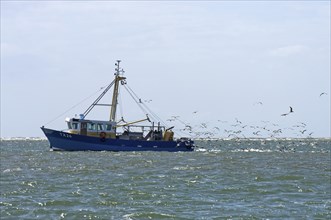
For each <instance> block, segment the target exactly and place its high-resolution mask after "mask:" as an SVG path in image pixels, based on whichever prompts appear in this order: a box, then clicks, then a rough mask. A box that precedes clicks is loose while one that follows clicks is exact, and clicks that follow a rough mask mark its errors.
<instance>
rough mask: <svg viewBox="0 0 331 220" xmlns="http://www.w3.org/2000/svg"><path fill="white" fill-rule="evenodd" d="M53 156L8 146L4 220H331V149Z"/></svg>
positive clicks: (315, 143)
mask: <svg viewBox="0 0 331 220" xmlns="http://www.w3.org/2000/svg"><path fill="white" fill-rule="evenodd" d="M197 145H198V146H199V148H197V149H196V151H194V152H179V153H169V152H52V151H49V144H48V142H47V141H46V140H38V139H24V138H21V139H9V140H4V139H3V140H1V148H0V150H1V155H0V158H1V170H0V175H1V182H0V184H1V186H0V190H1V197H0V208H1V212H0V214H1V219H15V220H16V219H331V159H330V156H331V153H330V152H331V147H330V145H331V140H330V139H295V140H263V139H261V140H249V139H243V140H212V141H197Z"/></svg>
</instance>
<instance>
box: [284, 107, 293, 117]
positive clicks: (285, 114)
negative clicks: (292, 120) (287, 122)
mask: <svg viewBox="0 0 331 220" xmlns="http://www.w3.org/2000/svg"><path fill="white" fill-rule="evenodd" d="M293 112H294V111H293V108H292V107H291V106H290V112H288V113H284V114H281V116H287V115H288V114H290V113H293Z"/></svg>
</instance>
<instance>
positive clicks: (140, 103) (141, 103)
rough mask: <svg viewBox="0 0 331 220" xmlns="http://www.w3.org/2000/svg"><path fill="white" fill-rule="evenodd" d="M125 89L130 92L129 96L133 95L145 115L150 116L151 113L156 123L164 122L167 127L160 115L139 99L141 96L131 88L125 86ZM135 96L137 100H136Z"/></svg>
mask: <svg viewBox="0 0 331 220" xmlns="http://www.w3.org/2000/svg"><path fill="white" fill-rule="evenodd" d="M126 87H127V88H126ZM125 88H126V89H127V91H128V92H129V94H130V95H131V97H132V98H133V99H134V100H135V102H136V103H137V105H138V106H139V108H140V109H142V110H143V112H145V114H148V113H149V114H150V115H151V117H152V119H153V120H154V121H160V122H162V124H164V125H165V126H167V124H166V123H165V122H164V121H163V120H162V119H161V118H160V117H159V116H158V115H156V114H155V113H154V112H153V111H152V110H151V109H150V108H149V107H148V106H147V105H146V104H145V103H143V102H142V101H141V99H140V98H139V96H138V95H137V94H136V93H135V92H134V91H133V90H132V89H131V88H130V86H128V85H125ZM131 93H132V94H131ZM134 96H135V97H136V98H134ZM137 100H139V101H137ZM144 108H145V109H144ZM167 127H168V126H167Z"/></svg>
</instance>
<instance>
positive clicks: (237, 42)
mask: <svg viewBox="0 0 331 220" xmlns="http://www.w3.org/2000/svg"><path fill="white" fill-rule="evenodd" d="M117 59H120V60H122V63H121V65H122V67H123V68H124V70H125V71H126V72H125V76H126V77H127V78H128V79H127V81H128V85H129V86H130V87H131V88H132V89H134V91H135V92H136V93H137V94H138V95H139V96H141V98H142V99H143V100H150V99H151V100H153V101H151V102H150V103H149V107H150V108H151V109H153V111H154V112H155V113H156V114H157V115H158V116H160V117H161V118H163V119H164V121H166V120H167V119H169V118H171V116H177V115H178V116H180V119H181V120H182V121H184V122H185V123H188V124H190V125H192V126H194V127H196V128H197V129H200V130H201V129H202V130H203V129H205V131H206V130H208V129H206V128H204V127H203V126H201V123H205V124H206V125H207V126H208V127H209V130H214V131H216V130H215V127H217V128H219V130H218V131H217V132H218V135H219V136H221V137H227V135H228V134H227V133H226V132H225V130H227V131H229V130H235V129H237V128H235V126H232V125H235V124H238V122H237V120H239V121H241V122H242V124H244V125H247V126H246V128H243V129H245V131H244V132H243V133H242V134H245V136H253V132H257V130H256V128H254V127H263V126H266V125H267V128H268V129H269V130H270V132H269V133H271V132H272V130H276V129H279V128H280V129H283V132H282V134H278V135H280V136H281V135H282V136H289V137H297V136H298V137H306V136H307V135H308V133H310V134H311V136H312V137H330V136H331V135H330V97H331V91H330V1H292V2H288V1H270V2H269V1H265V2H264V1H207V2H205V1H192V2H190V1H178V2H177V1H169V2H166V1H153V2H149V1H143V2H140V1H124V2H121V1H118V2H117V1H98V2H90V1H46V2H39V1H1V137H17V136H19V137H26V136H31V137H43V134H42V132H41V130H40V126H42V125H45V124H46V123H47V122H49V121H51V120H53V119H54V118H56V117H57V116H59V115H61V114H62V113H63V112H65V111H66V110H68V109H69V108H70V107H72V106H74V105H75V104H77V103H79V102H80V101H81V100H83V99H84V98H86V97H88V96H89V95H91V94H92V93H94V92H96V91H97V90H98V89H99V88H100V87H102V86H105V85H107V84H108V83H110V82H111V81H112V80H113V73H114V68H115V66H114V63H115V61H116V60H117ZM323 92H325V93H327V94H326V95H322V96H320V94H321V93H323ZM123 96H125V95H124V94H123ZM94 98H96V96H94ZM92 102H93V98H92V99H89V100H88V101H87V102H84V103H83V104H81V105H79V106H78V107H77V108H75V109H73V111H70V112H68V113H67V114H65V115H63V116H62V117H60V118H59V119H58V120H56V121H54V122H52V123H51V124H49V125H47V127H50V128H56V129H64V128H65V124H64V119H65V117H66V116H68V117H72V116H74V115H75V114H80V113H82V112H84V111H85V109H86V108H87V107H88V106H89V104H91V103H92ZM109 102H110V101H109ZM259 102H262V104H260V103H259ZM257 103H258V104H257ZM289 106H292V107H293V110H294V113H291V114H289V115H288V116H285V117H284V116H281V114H283V113H287V112H288V111H289ZM105 111H106V110H104V109H103V110H102V111H101V112H99V113H94V115H93V116H95V117H96V119H104V120H108V118H109V113H108V110H107V112H105ZM194 111H197V113H193V112H194ZM123 112H124V113H125V114H126V115H128V117H127V118H126V119H127V120H128V121H130V120H138V119H141V118H143V117H144V115H143V114H141V113H140V111H139V108H136V107H135V105H133V103H131V104H128V106H125V105H124V104H123ZM174 123H175V122H174ZM302 123H304V124H306V127H301V128H299V127H298V125H300V124H301V125H302ZM167 124H168V125H172V122H169V123H167ZM175 126H176V128H177V129H180V128H183V125H181V124H180V123H178V122H177V124H175ZM250 126H251V127H252V128H249V127H250ZM254 129H255V130H254ZM300 129H301V130H300ZM304 130H307V131H306V132H303V131H304ZM262 132H263V131H262V130H261V132H260V133H261V134H262ZM300 132H303V133H301V134H300ZM267 133H268V132H265V134H267ZM255 134H256V133H255Z"/></svg>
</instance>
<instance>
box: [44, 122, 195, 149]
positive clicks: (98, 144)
mask: <svg viewBox="0 0 331 220" xmlns="http://www.w3.org/2000/svg"><path fill="white" fill-rule="evenodd" d="M41 129H42V131H43V132H44V134H45V135H46V137H47V139H48V141H49V143H50V148H51V150H60V151H168V152H177V151H193V150H194V142H193V141H191V140H177V141H147V140H124V139H112V138H99V137H91V136H85V135H79V134H70V133H67V132H64V131H57V130H52V129H48V128H45V127H41Z"/></svg>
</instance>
